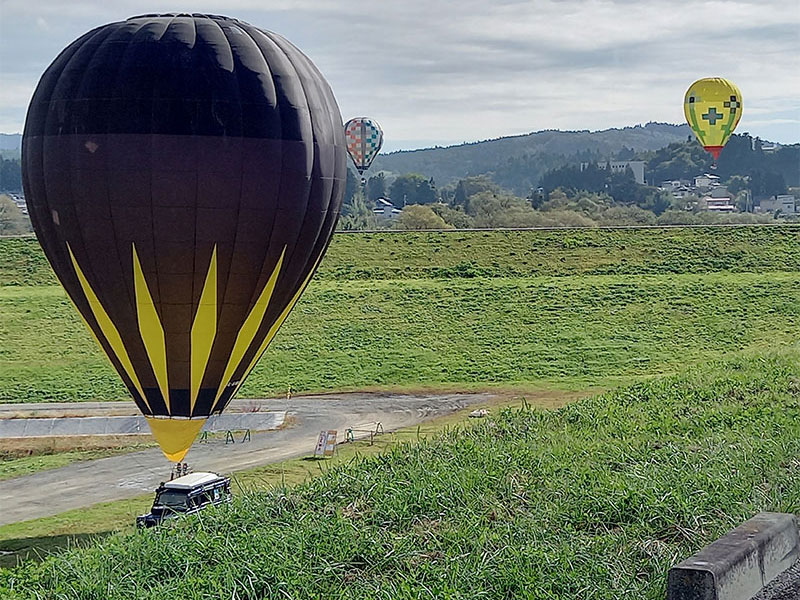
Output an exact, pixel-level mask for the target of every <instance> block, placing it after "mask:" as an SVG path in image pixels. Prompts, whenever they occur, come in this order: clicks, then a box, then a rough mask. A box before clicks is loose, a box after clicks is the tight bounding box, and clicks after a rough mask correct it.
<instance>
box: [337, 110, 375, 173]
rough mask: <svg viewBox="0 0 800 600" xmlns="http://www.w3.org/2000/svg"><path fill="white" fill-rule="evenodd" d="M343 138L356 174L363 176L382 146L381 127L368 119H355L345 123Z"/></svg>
mask: <svg viewBox="0 0 800 600" xmlns="http://www.w3.org/2000/svg"><path fill="white" fill-rule="evenodd" d="M344 137H345V142H346V143H347V153H348V154H349V155H350V158H352V159H353V164H354V165H355V166H356V169H358V174H359V175H363V174H364V171H366V170H367V169H369V166H370V165H371V164H372V161H373V160H375V157H376V156H378V152H380V150H381V146H382V145H383V131H382V130H381V126H380V125H378V123H377V121H375V120H374V119H370V118H369V117H356V118H355V119H350V120H349V121H348V122H347V123H345V126H344Z"/></svg>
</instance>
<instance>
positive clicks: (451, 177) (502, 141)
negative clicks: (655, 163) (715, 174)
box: [370, 123, 691, 190]
mask: <svg viewBox="0 0 800 600" xmlns="http://www.w3.org/2000/svg"><path fill="white" fill-rule="evenodd" d="M689 135H691V131H690V130H689V126H688V125H670V124H667V123H648V124H647V125H644V126H642V125H636V126H635V127H625V128H623V129H606V130H604V131H591V132H590V131H557V130H547V131H538V132H535V133H529V134H526V135H518V136H514V137H503V138H498V139H495V140H487V141H484V142H475V143H471V144H462V145H459V146H449V147H447V148H428V149H424V150H410V151H400V152H393V153H391V154H386V155H382V156H378V158H377V159H375V163H374V164H373V166H372V168H371V169H370V173H375V172H377V171H380V170H385V171H391V172H392V173H396V174H402V173H422V174H424V175H425V176H426V177H433V179H434V180H435V181H436V184H437V185H444V184H447V183H450V182H453V181H456V180H458V179H463V178H464V177H467V176H470V175H482V174H491V175H492V179H494V181H495V182H497V183H498V184H500V185H502V186H504V187H507V188H510V189H514V190H529V189H530V188H531V187H532V186H533V185H534V184H536V182H537V181H538V180H539V178H540V176H541V175H542V174H543V173H545V172H546V171H548V170H550V169H552V168H555V167H560V166H562V165H563V164H565V163H566V162H568V160H567V159H569V162H573V161H574V160H576V159H583V160H605V159H609V158H620V159H627V158H632V157H633V154H634V153H636V152H641V151H645V150H658V149H659V148H663V147H664V146H667V145H669V144H671V143H673V142H678V141H684V140H686V138H687V136H689Z"/></svg>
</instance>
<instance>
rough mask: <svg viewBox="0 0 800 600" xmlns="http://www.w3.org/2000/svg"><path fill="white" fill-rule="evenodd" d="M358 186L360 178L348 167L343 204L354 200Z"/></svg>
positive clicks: (345, 204)
mask: <svg viewBox="0 0 800 600" xmlns="http://www.w3.org/2000/svg"><path fill="white" fill-rule="evenodd" d="M358 188H359V183H358V179H356V176H355V175H354V174H353V172H352V171H351V170H350V169H347V179H346V182H345V186H344V199H343V200H342V204H343V205H344V206H347V205H348V204H350V203H351V202H352V201H353V196H355V194H356V192H357V191H358Z"/></svg>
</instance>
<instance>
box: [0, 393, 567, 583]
mask: <svg viewBox="0 0 800 600" xmlns="http://www.w3.org/2000/svg"><path fill="white" fill-rule="evenodd" d="M574 397H575V394H569V393H564V392H551V391H545V392H543V393H540V395H539V396H537V398H536V402H539V403H541V404H542V405H543V406H551V407H552V406H560V405H563V404H564V403H565V402H567V401H569V400H570V399H573V398H574ZM495 404H496V405H503V406H509V405H512V406H513V405H517V406H518V405H520V401H519V398H516V399H514V398H512V399H498V400H497V401H496V402H495ZM470 410H471V409H466V410H463V411H459V412H456V413H454V414H450V415H446V416H440V417H437V418H435V419H432V420H430V421H427V422H425V423H422V424H420V425H418V426H414V427H405V428H402V429H399V430H397V431H393V432H386V433H385V434H383V435H379V436H376V437H375V439H374V441H373V442H372V443H371V442H369V441H366V440H363V441H362V440H357V441H355V442H354V443H348V444H340V445H339V446H337V449H336V453H335V454H334V456H333V457H330V458H326V459H324V460H315V459H311V460H309V457H300V458H294V459H289V460H285V461H281V462H279V463H273V464H268V465H264V466H260V467H255V468H252V469H247V470H245V471H240V472H237V473H234V474H232V478H233V482H234V489H235V493H237V494H238V493H241V492H243V491H251V490H259V489H261V490H263V489H271V488H274V487H276V486H286V485H295V484H298V483H303V482H306V481H308V480H310V479H311V478H313V477H318V476H320V475H322V474H324V473H325V472H327V471H328V470H330V468H331V467H334V466H337V465H343V464H347V463H349V462H350V461H352V460H354V459H356V458H358V457H363V456H373V455H376V454H379V453H381V452H385V451H387V450H388V449H390V448H392V447H393V446H395V445H397V444H399V443H402V442H404V441H409V440H412V441H416V440H420V439H426V438H428V437H430V436H433V435H436V434H438V433H440V432H441V431H442V430H443V429H445V428H446V427H449V426H453V425H457V424H464V423H465V422H467V421H469V418H468V413H469V412H470ZM492 410H495V405H492ZM2 464H3V466H4V467H5V464H6V463H5V462H4V463H2ZM152 501H153V496H152V494H145V495H141V496H138V497H136V498H131V499H129V500H123V501H114V502H103V503H99V504H95V505H92V506H88V507H85V508H81V509H77V510H71V511H67V512H64V513H61V514H59V515H55V516H51V517H43V518H39V519H32V520H29V521H24V522H21V523H11V524H8V525H3V526H0V567H14V566H17V565H18V564H21V563H22V562H25V561H28V560H38V559H41V558H43V557H45V556H47V555H49V554H52V553H54V552H58V551H61V550H63V549H65V548H70V547H73V546H75V545H76V543H78V542H87V541H89V540H91V539H97V538H102V537H105V536H107V535H110V534H112V533H114V532H117V531H130V530H132V529H133V528H134V519H135V517H136V515H140V514H142V513H145V512H147V510H148V509H149V507H150V504H152Z"/></svg>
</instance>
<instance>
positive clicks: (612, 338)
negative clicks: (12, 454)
mask: <svg viewBox="0 0 800 600" xmlns="http://www.w3.org/2000/svg"><path fill="white" fill-rule="evenodd" d="M0 252H2V256H3V257H4V259H3V261H0V262H2V265H0V284H4V285H0V311H2V313H3V314H4V315H9V318H7V319H3V320H2V321H0V339H2V340H3V341H7V342H8V343H5V344H3V345H2V346H0V401H4V402H19V401H47V400H73V399H78V400H83V399H120V398H125V397H126V393H125V390H124V388H123V386H122V384H121V382H120V381H119V379H118V378H117V377H116V375H115V374H114V373H113V371H112V369H111V368H110V366H109V365H108V364H107V361H106V359H105V358H104V357H103V356H102V355H101V353H100V352H99V350H98V349H97V348H96V346H95V345H94V343H93V342H92V341H91V339H90V337H89V335H88V333H87V332H86V331H85V328H84V326H83V324H82V323H81V322H80V321H79V319H78V318H77V316H75V315H74V312H73V309H72V307H71V306H70V303H69V302H68V300H67V299H66V298H65V296H64V295H63V293H62V292H61V291H60V288H58V287H56V286H54V285H45V284H47V283H52V281H53V279H52V274H51V273H50V272H49V268H48V267H47V264H46V262H45V261H44V259H43V257H42V255H41V253H40V252H39V251H38V250H37V248H36V242H35V240H33V239H28V240H3V241H1V242H0ZM3 265H4V266H3ZM798 265H800V228H798V227H794V228H793V227H760V228H752V227H751V228H744V227H742V228H730V229H689V230H683V229H669V230H625V231H566V232H565V231H558V232H554V231H536V232H475V233H462V232H456V233H448V234H445V233H410V234H393V233H381V234H361V235H339V236H337V237H336V238H335V241H334V243H333V244H332V246H331V250H330V252H329V254H328V256H327V257H326V259H325V261H324V262H323V265H322V267H321V269H320V272H319V274H318V277H317V278H316V279H315V280H314V282H313V283H312V285H311V286H310V288H309V290H308V291H307V292H306V294H305V295H304V296H303V298H302V300H301V301H300V303H299V304H298V306H297V308H296V309H295V311H294V312H293V314H292V315H291V317H290V318H289V320H288V321H287V323H286V325H285V326H284V328H283V329H282V330H281V332H280V333H279V335H278V337H277V338H276V340H275V342H274V343H273V345H272V346H271V348H270V350H269V351H268V352H267V353H266V355H265V358H264V359H263V360H262V361H261V362H260V363H259V365H258V366H257V367H256V369H255V370H254V372H253V373H252V374H251V376H250V378H249V379H248V380H247V383H246V384H245V386H244V387H243V389H242V395H244V396H264V395H271V394H276V393H281V392H284V391H285V390H286V388H287V387H288V386H289V385H291V386H292V388H293V389H294V390H296V391H319V390H330V389H346V388H354V387H360V388H363V387H370V386H412V387H413V386H421V385H426V386H447V385H451V386H452V385H458V386H461V387H469V386H473V387H475V386H477V387H486V386H489V385H496V384H502V385H509V384H522V385H525V384H531V383H534V382H542V381H547V382H549V383H554V382H557V383H558V384H560V385H571V386H581V387H582V386H585V385H586V384H591V385H599V384H605V385H609V384H613V383H615V382H618V381H625V380H631V379H632V378H637V377H641V376H644V375H649V374H652V373H663V372H671V371H674V370H676V369H677V368H679V367H680V366H681V365H684V364H686V363H687V362H690V363H691V362H698V361H704V360H708V359H709V358H712V357H714V356H718V355H719V354H721V353H726V352H731V351H737V350H740V349H743V348H748V347H763V346H767V345H770V344H773V343H781V342H785V341H790V340H793V339H797V338H798V336H800V319H799V318H798V316H800V304H798V302H797V300H796V299H797V298H798V297H800V267H798ZM29 281H30V282H31V283H34V284H37V285H19V284H20V283H26V282H29Z"/></svg>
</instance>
